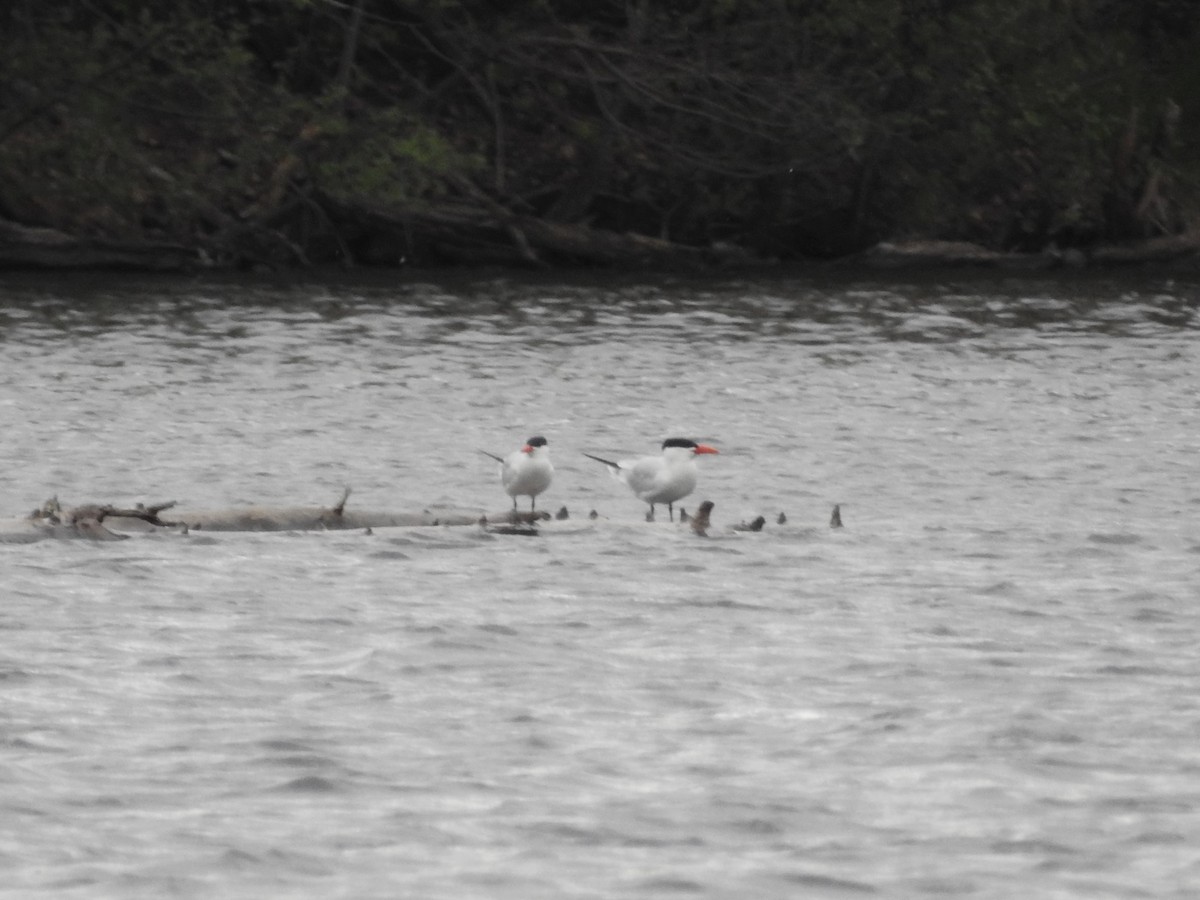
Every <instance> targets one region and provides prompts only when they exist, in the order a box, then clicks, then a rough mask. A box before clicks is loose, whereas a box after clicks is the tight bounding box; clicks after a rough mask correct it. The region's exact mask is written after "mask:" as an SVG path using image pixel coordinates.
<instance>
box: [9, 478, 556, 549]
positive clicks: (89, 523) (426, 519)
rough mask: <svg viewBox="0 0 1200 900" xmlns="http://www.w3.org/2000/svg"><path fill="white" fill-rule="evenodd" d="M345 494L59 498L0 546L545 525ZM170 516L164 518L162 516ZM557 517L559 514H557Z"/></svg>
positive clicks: (506, 515) (525, 517)
mask: <svg viewBox="0 0 1200 900" xmlns="http://www.w3.org/2000/svg"><path fill="white" fill-rule="evenodd" d="M349 497H350V491H349V489H347V490H346V491H345V492H344V493H343V494H342V497H341V499H340V500H338V502H337V503H335V504H334V505H332V506H248V507H233V508H228V509H213V510H190V511H189V510H181V511H180V510H176V509H175V507H176V504H175V502H174V501H172V502H169V503H159V504H154V505H148V506H147V505H143V504H138V505H136V506H133V507H118V506H113V505H111V504H96V503H89V504H83V505H81V506H74V507H70V506H64V505H62V504H61V503H60V502H59V501H58V498H57V497H55V498H52V499H50V500H48V501H46V503H45V504H43V505H42V506H41V507H40V508H38V509H36V510H34V511H33V512H32V513H31V514H30V515H28V516H26V517H24V518H19V519H8V520H0V543H26V542H32V541H38V540H46V539H61V540H66V539H75V538H83V539H88V540H96V541H117V540H123V539H124V538H126V537H128V536H129V535H130V533H143V534H144V533H148V532H175V533H182V534H186V533H188V532H191V531H214V532H247V531H256V532H265V531H349V530H362V531H369V530H373V529H376V528H420V527H424V528H430V527H437V526H485V527H486V526H487V525H488V523H489V522H491V523H495V524H496V525H507V526H510V527H518V528H526V529H528V528H531V527H534V526H535V525H536V523H537V522H539V521H541V520H544V519H549V518H550V514H549V513H547V512H534V513H528V512H516V511H513V510H508V511H504V512H498V513H492V514H490V515H489V514H485V513H483V512H481V511H480V510H471V509H438V508H434V509H423V510H420V511H419V512H407V513H406V512H391V511H379V510H351V509H347V508H346V502H347V500H348V499H349ZM168 511H171V512H170V514H169V515H166V513H167V512H168ZM560 512H561V511H560Z"/></svg>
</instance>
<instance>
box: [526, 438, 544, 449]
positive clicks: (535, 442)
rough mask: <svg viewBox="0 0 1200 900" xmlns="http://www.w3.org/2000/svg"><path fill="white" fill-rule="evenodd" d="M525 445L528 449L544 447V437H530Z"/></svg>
mask: <svg viewBox="0 0 1200 900" xmlns="http://www.w3.org/2000/svg"><path fill="white" fill-rule="evenodd" d="M525 443H526V444H528V445H529V446H530V447H545V446H546V443H547V442H546V439H545V438H544V437H531V438H530V439H529V440H527V441H526V442H525Z"/></svg>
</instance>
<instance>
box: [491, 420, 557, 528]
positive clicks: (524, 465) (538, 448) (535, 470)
mask: <svg viewBox="0 0 1200 900" xmlns="http://www.w3.org/2000/svg"><path fill="white" fill-rule="evenodd" d="M480 452H481V453H483V454H484V455H485V456H490V457H491V458H492V459H494V460H496V462H498V463H500V483H501V484H502V485H504V490H505V492H506V493H507V494H508V496H510V497H512V498H513V513H514V514H515V513H516V511H517V497H519V496H521V495H522V494H524V495H527V496H528V497H529V511H530V513H533V512H534V510H535V509H536V508H537V495H538V494H540V493H541V492H542V491H544V490H546V488H548V487H550V482H551V480H552V479H553V478H554V466H552V465H550V448H549V447H547V446H546V439H545V438H544V437H531V438H530V439H529V440H527V441H526V442H525V446H524V447H522V448H521V449H520V450H514V451H513V452H512V453H510V454H508V456H497V455H496V454H494V453H488V452H487V451H486V450H481V451H480Z"/></svg>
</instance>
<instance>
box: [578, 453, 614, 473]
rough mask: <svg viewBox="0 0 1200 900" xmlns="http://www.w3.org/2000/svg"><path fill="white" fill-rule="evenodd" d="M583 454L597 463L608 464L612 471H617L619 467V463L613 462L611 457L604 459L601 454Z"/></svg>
mask: <svg viewBox="0 0 1200 900" xmlns="http://www.w3.org/2000/svg"><path fill="white" fill-rule="evenodd" d="M583 455H584V456H586V457H587V458H588V459H594V460H595V461H596V462H598V463H604V464H605V465H606V466H608V467H609V468H610V469H612V470H613V471H618V470H619V469H620V468H621V465H620V463H615V462H613V461H612V460H611V459H605V458H604V457H602V456H592V454H590V453H585V454H583Z"/></svg>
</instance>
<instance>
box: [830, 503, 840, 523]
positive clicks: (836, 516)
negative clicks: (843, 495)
mask: <svg viewBox="0 0 1200 900" xmlns="http://www.w3.org/2000/svg"><path fill="white" fill-rule="evenodd" d="M829 527H830V528H841V527H842V507H841V504H839V503H835V504H833V515H831V516H830V517H829Z"/></svg>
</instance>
